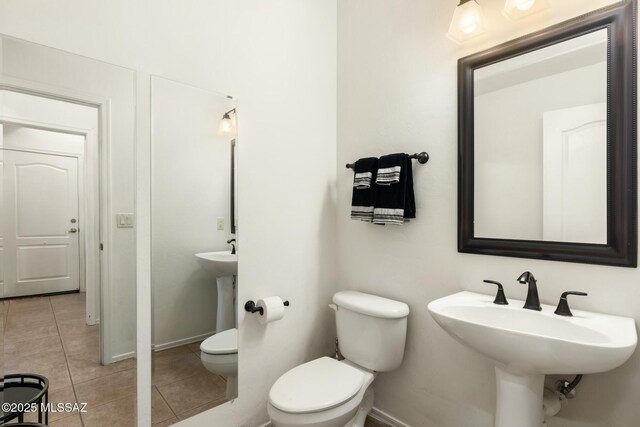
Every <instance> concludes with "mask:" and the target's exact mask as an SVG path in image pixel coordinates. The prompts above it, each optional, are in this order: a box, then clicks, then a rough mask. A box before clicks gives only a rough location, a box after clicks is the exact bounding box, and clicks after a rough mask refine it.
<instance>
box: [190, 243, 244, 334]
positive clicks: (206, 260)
mask: <svg viewBox="0 0 640 427" xmlns="http://www.w3.org/2000/svg"><path fill="white" fill-rule="evenodd" d="M196 258H197V259H198V263H199V264H200V266H201V267H202V268H203V269H205V270H206V271H208V272H209V273H211V274H212V275H213V276H214V277H215V278H216V283H217V286H218V310H217V314H216V333H220V332H222V331H226V330H228V329H231V328H235V327H236V310H235V307H236V305H235V301H234V300H235V292H234V289H235V286H234V281H235V276H236V274H237V272H238V254H232V253H231V251H218V252H204V253H199V254H196Z"/></svg>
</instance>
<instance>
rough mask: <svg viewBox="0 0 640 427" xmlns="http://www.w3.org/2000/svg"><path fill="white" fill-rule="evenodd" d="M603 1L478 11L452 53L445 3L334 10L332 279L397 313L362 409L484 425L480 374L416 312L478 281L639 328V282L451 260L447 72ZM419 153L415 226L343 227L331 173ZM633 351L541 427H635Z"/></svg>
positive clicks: (351, 0)
mask: <svg viewBox="0 0 640 427" xmlns="http://www.w3.org/2000/svg"><path fill="white" fill-rule="evenodd" d="M607 2H608V1H605V0H602V1H596V0H589V1H585V0H564V1H553V2H552V6H553V8H552V9H551V14H543V15H540V17H538V18H536V17H531V18H530V19H528V20H523V21H519V22H517V23H510V22H509V21H508V20H506V19H505V18H504V17H503V16H502V15H501V14H500V9H501V7H502V6H503V5H504V1H503V0H484V1H482V2H479V3H480V4H481V6H482V8H483V10H484V12H485V17H486V19H487V24H488V28H489V30H491V33H490V34H489V35H487V36H486V37H485V38H483V39H479V40H478V41H475V42H471V43H469V44H467V45H465V46H463V47H459V46H457V45H455V44H453V43H452V42H451V41H449V40H448V39H447V38H446V37H445V33H446V31H447V29H448V25H449V22H450V19H451V16H452V13H453V9H454V7H455V6H456V3H457V2H456V1H449V0H437V1H424V0H398V1H394V2H389V1H385V0H344V1H341V2H339V9H338V17H339V29H338V34H339V36H338V40H339V44H338V78H339V85H338V165H339V168H338V171H337V173H338V242H337V244H338V248H339V258H338V259H339V266H338V277H339V282H340V287H341V288H342V289H348V288H351V289H358V290H362V291H369V292H373V293H377V294H380V295H384V296H387V297H390V298H396V299H398V300H401V301H405V302H407V303H409V305H410V307H411V315H410V317H409V332H408V340H407V347H406V355H405V361H404V365H403V366H402V367H401V368H400V369H398V370H397V371H395V372H391V373H386V374H381V375H380V376H379V377H378V378H377V379H376V406H377V407H378V408H380V409H381V410H383V411H386V412H389V413H390V414H392V415H394V416H396V417H397V418H399V419H401V420H404V421H405V422H407V423H409V424H410V425H412V426H415V427H418V426H420V427H460V426H473V427H488V426H491V425H492V421H493V411H494V387H495V385H494V377H493V376H494V374H493V369H492V365H491V363H490V362H489V361H487V360H484V359H483V358H481V357H479V356H478V355H477V354H475V353H473V352H472V351H470V350H467V349H466V348H464V347H463V346H461V345H460V344H458V343H457V342H455V341H454V340H452V339H451V338H450V337H448V336H447V335H446V333H445V332H443V331H442V330H441V328H440V327H439V326H437V325H436V323H435V322H434V321H433V319H432V318H431V317H430V316H429V314H428V312H427V304H428V303H429V302H430V301H432V300H434V299H436V298H439V297H442V296H445V295H447V294H451V293H454V292H457V291H459V290H461V289H468V290H475V291H481V292H485V293H490V292H493V289H491V288H487V287H485V285H484V284H483V283H482V279H496V280H499V281H502V282H503V283H504V284H505V285H506V293H507V296H508V297H511V298H519V299H524V298H525V295H526V288H525V287H524V286H523V285H520V284H517V283H516V278H517V277H518V275H519V274H520V273H522V272H523V271H525V270H531V271H532V272H533V273H534V274H535V275H536V277H537V278H538V286H539V289H540V295H541V299H542V301H543V302H544V303H550V304H556V303H557V299H558V298H559V295H560V293H561V292H562V291H564V290H568V289H575V290H582V291H586V292H588V293H589V297H587V298H580V299H578V298H576V299H574V300H573V302H572V305H573V306H575V307H576V308H582V309H588V310H594V311H601V312H607V313H615V314H619V315H625V316H631V317H634V318H636V319H640V303H639V302H638V301H640V285H639V283H640V272H639V271H638V270H637V269H628V268H613V267H604V266H593V265H586V264H569V263H560V262H545V261H537V260H525V259H516V258H503V257H492V256H481V255H471V254H459V253H457V240H456V236H457V224H456V222H457V221H456V219H457V177H456V175H457V131H456V126H457V111H456V109H457V98H456V94H457V86H456V85H457V83H456V79H457V74H456V71H457V70H456V65H457V64H456V61H457V59H458V58H460V57H462V56H466V55H467V54H470V53H472V52H474V51H477V50H481V49H484V48H488V47H490V46H492V45H495V44H497V43H499V42H501V41H506V40H507V39H511V38H513V37H516V36H518V35H522V34H525V33H526V32H529V31H531V30H533V29H539V28H542V27H544V26H547V25H549V24H550V23H553V22H559V21H562V20H564V19H565V18H567V17H569V16H572V15H576V14H579V13H581V12H583V11H586V10H587V9H593V8H595V7H598V6H601V5H603V4H605V3H607ZM422 150H425V151H428V152H429V154H430V155H431V160H430V161H429V163H427V164H426V165H424V166H420V165H418V166H415V167H414V183H415V188H416V201H417V204H418V206H417V219H416V220H415V221H414V220H412V221H411V223H410V224H407V225H404V226H401V227H390V226H387V227H376V226H372V225H370V224H365V223H361V222H357V221H350V220H349V204H350V200H351V197H350V193H351V183H352V179H353V173H352V171H350V170H347V169H344V166H341V165H344V163H347V162H352V161H354V160H356V159H358V158H360V157H364V156H369V155H380V154H385V153H390V152H397V151H405V152H410V153H413V152H416V151H422ZM638 402H640V352H636V353H635V354H634V355H633V356H632V358H631V360H629V361H628V362H627V363H626V364H625V365H624V366H623V367H621V368H619V369H616V370H615V371H612V372H609V373H604V374H599V375H588V376H586V377H585V378H584V379H583V381H582V383H581V384H580V386H579V387H578V397H577V398H576V399H575V400H573V401H571V403H570V405H569V407H567V408H565V409H563V410H562V412H561V413H560V415H559V416H558V417H557V418H555V419H554V420H553V422H552V423H551V426H552V427H596V426H598V427H629V426H634V425H637V424H638V421H637V419H638V414H639V412H638Z"/></svg>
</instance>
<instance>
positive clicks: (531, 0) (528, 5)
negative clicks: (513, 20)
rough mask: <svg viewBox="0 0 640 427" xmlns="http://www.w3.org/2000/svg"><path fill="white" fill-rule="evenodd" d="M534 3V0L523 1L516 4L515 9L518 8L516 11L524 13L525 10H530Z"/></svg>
mask: <svg viewBox="0 0 640 427" xmlns="http://www.w3.org/2000/svg"><path fill="white" fill-rule="evenodd" d="M535 2H536V0H524V1H521V2H519V3H518V4H516V7H517V8H518V10H522V11H523V12H524V11H525V10H529V9H531V8H532V7H533V5H534V4H535Z"/></svg>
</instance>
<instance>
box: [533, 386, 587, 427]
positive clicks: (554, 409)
mask: <svg viewBox="0 0 640 427" xmlns="http://www.w3.org/2000/svg"><path fill="white" fill-rule="evenodd" d="M580 380H582V375H576V377H575V378H574V379H573V380H572V381H567V380H559V381H557V382H556V388H555V390H553V389H551V388H547V387H545V389H544V397H543V399H542V410H543V412H544V418H545V422H544V424H543V425H545V426H546V425H547V422H546V421H547V420H548V419H549V418H552V417H554V416H556V415H557V414H558V412H560V410H561V409H562V408H563V407H565V406H567V405H568V404H569V399H573V398H574V397H576V386H577V385H578V383H580Z"/></svg>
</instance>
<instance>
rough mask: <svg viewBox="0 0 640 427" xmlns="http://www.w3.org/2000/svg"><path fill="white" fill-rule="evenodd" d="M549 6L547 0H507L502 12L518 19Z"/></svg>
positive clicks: (508, 16) (510, 17)
mask: <svg viewBox="0 0 640 427" xmlns="http://www.w3.org/2000/svg"><path fill="white" fill-rule="evenodd" d="M548 7H549V3H548V2H547V0H506V2H505V4H504V8H503V9H502V14H503V15H504V16H506V17H507V18H509V19H513V20H518V19H520V18H524V17H526V16H529V15H532V14H534V13H536V12H540V11H541V10H545V9H547V8H548Z"/></svg>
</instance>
